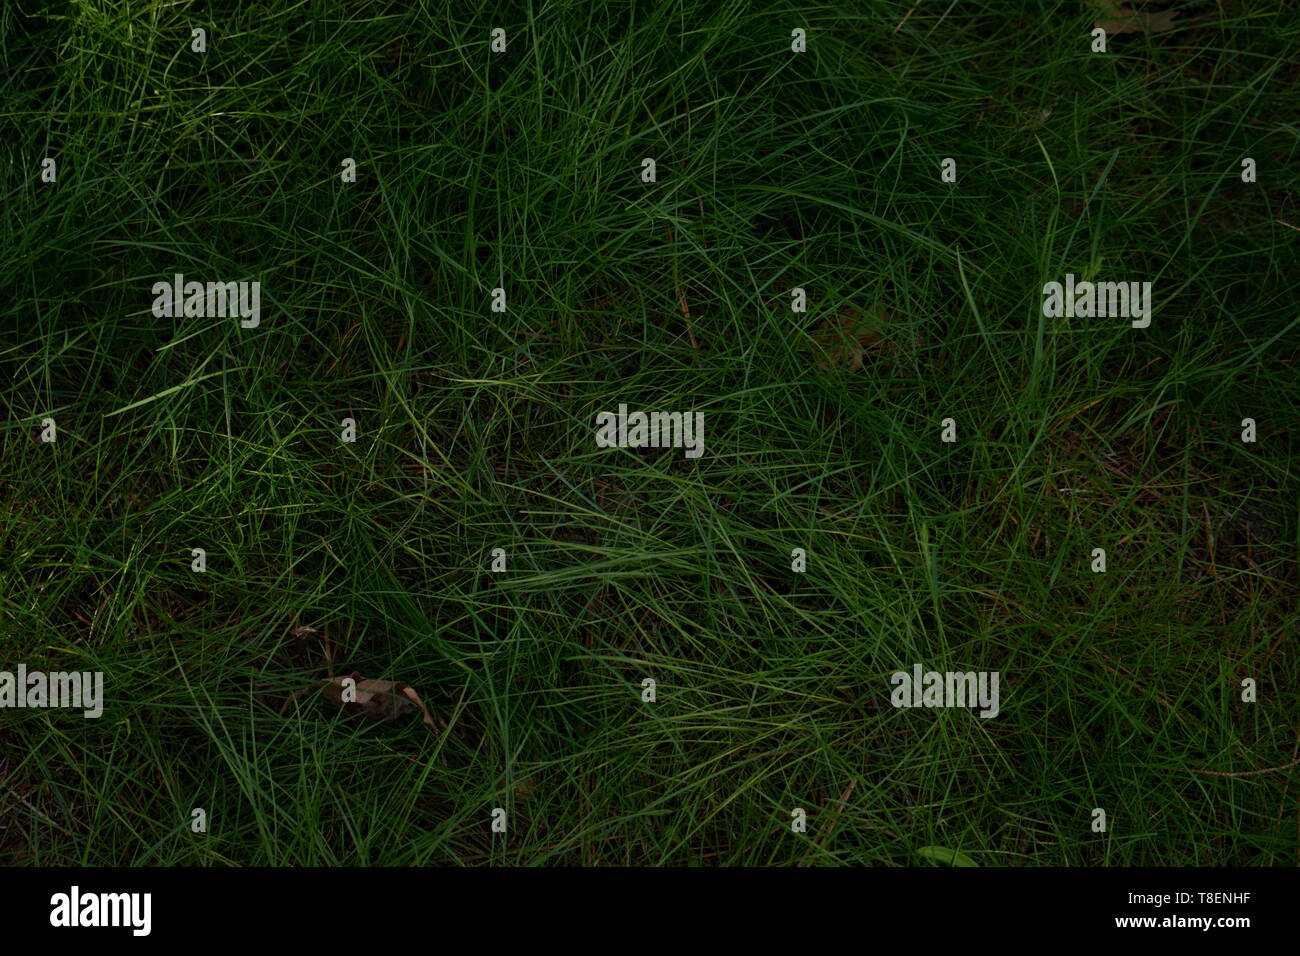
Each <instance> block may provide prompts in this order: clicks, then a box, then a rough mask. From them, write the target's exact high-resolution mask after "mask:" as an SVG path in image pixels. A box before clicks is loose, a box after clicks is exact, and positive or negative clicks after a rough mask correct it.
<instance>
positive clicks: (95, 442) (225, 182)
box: [0, 0, 1300, 866]
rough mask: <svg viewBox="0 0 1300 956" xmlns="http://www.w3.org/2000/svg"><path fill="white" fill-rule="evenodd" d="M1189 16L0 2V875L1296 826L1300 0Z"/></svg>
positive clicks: (690, 2) (1198, 851)
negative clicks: (241, 300) (13, 700)
mask: <svg viewBox="0 0 1300 956" xmlns="http://www.w3.org/2000/svg"><path fill="white" fill-rule="evenodd" d="M1185 14H1186V15H1185V16H1184V17H1183V18H1182V19H1181V20H1180V21H1178V22H1176V24H1175V29H1172V30H1168V31H1163V32H1142V31H1138V32H1133V33H1129V34H1124V35H1111V36H1110V37H1109V39H1108V42H1107V50H1106V52H1105V53H1094V52H1093V51H1092V43H1093V40H1092V37H1091V35H1090V31H1091V29H1092V25H1093V20H1094V18H1095V16H1096V11H1095V10H1094V9H1092V8H1090V7H1088V6H1087V5H1086V4H1085V3H1084V2H1083V0H1068V2H1067V0H1061V2H1034V0H1028V2H1023V3H1020V2H1007V3H999V4H992V5H989V4H968V3H962V4H952V3H944V2H938V0H920V2H916V3H913V2H912V0H868V2H849V0H843V2H839V3H830V4H819V3H808V4H793V3H785V2H776V3H740V2H733V0H698V2H697V0H680V2H671V3H670V2H663V3H648V2H647V3H625V2H610V3H588V2H580V0H573V2H567V3H565V2H546V0H532V2H528V0H519V2H513V3H491V4H488V3H446V4H444V3H434V2H413V3H411V2H391V3H389V2H379V0H375V2H353V3H344V2H335V0H328V2H327V0H310V2H301V3H260V2H259V3H254V2H243V0H230V2H216V0H214V2H212V3H211V4H208V3H190V2H179V3H162V2H157V0H78V2H72V3H55V4H50V5H48V7H47V5H46V4H44V3H37V2H34V0H23V2H17V3H6V4H4V5H3V6H0V37H2V41H3V43H2V49H0V54H2V55H3V71H0V77H2V79H0V86H2V88H3V93H2V94H0V160H2V161H3V173H4V175H3V177H0V190H3V200H2V201H3V207H4V215H3V219H2V220H0V222H2V223H3V230H4V232H3V240H4V247H5V249H6V254H5V255H4V257H3V259H2V260H0V398H2V400H3V409H2V414H0V418H2V420H3V436H4V444H3V455H2V456H0V580H2V581H3V589H2V595H0V670H3V671H9V672H15V673H16V672H17V669H18V667H19V665H22V666H24V667H25V668H26V669H27V670H28V671H42V672H50V671H74V670H75V671H85V672H95V671H99V672H102V673H103V675H104V678H103V679H104V692H103V701H102V703H103V713H102V715H101V716H100V717H98V718H97V719H87V718H85V717H84V716H83V713H82V710H81V709H80V708H43V709H42V708H36V707H23V708H18V707H13V708H12V709H9V708H6V709H4V710H0V862H3V863H11V864H82V863H84V864H125V863H129V864H253V863H260V864H268V863H269V864H284V863H303V864H312V863H323V864H349V865H354V864H416V863H459V864H485V863H492V864H665V863H666V864H695V863H703V864H795V863H810V864H838V863H857V864H889V865H910V864H920V865H935V864H938V865H945V864H946V862H948V861H951V860H953V859H954V857H953V856H952V854H951V852H949V851H956V852H957V853H959V854H961V855H962V856H964V857H965V858H968V859H969V860H970V861H973V862H975V863H977V864H980V865H1014V866H1021V865H1029V866H1043V865H1053V864H1054V865H1062V864H1064V865H1137V864H1173V863H1187V864H1200V865H1223V864H1239V865H1261V866H1265V865H1295V864H1296V863H1297V861H1298V859H1300V764H1298V763H1297V758H1298V757H1300V749H1298V748H1300V647H1298V646H1297V625H1298V624H1300V603H1298V602H1297V596H1298V593H1300V592H1298V588H1297V564H1296V549H1297V543H1298V541H1300V514H1298V512H1297V495H1296V492H1297V474H1296V472H1295V456H1296V452H1297V446H1298V439H1300V414H1298V413H1297V407H1296V406H1297V398H1300V377H1298V375H1300V372H1298V371H1297V368H1296V358H1297V342H1298V341H1300V313H1298V312H1297V307H1296V296H1295V288H1296V284H1297V282H1298V281H1300V268H1298V267H1300V255H1297V250H1298V249H1300V208H1297V200H1296V196H1297V190H1298V189H1300V126H1298V125H1297V123H1298V122H1300V16H1297V14H1296V10H1295V7H1294V5H1292V4H1290V3H1284V2H1282V0H1271V2H1247V0H1223V2H1222V3H1219V4H1211V3H1206V4H1201V5H1199V6H1196V5H1194V6H1193V9H1191V10H1190V11H1185ZM1188 17H1190V20H1189V19H1188ZM1179 24H1181V25H1179ZM195 27H201V28H203V29H204V31H205V35H204V37H203V39H204V40H205V44H206V49H205V52H202V53H199V52H195V51H194V50H193V49H192V43H193V42H194V41H193V35H192V33H191V30H192V29H193V28H195ZM497 27H500V28H501V29H503V30H504V31H505V44H506V45H505V50H504V51H503V52H494V51H493V49H492V43H493V39H492V31H493V30H494V28H497ZM796 28H799V29H803V30H805V31H806V51H804V52H795V51H793V50H792V44H795V43H796V39H794V38H793V37H792V31H793V30H795V29H796ZM47 157H49V158H51V159H53V160H54V161H55V163H54V167H53V169H52V170H51V169H50V167H49V165H48V164H45V163H44V162H43V161H44V160H45V159H46V158H47ZM346 158H351V159H353V160H354V161H355V164H356V175H355V182H349V181H345V174H346V172H347V169H348V167H346V166H345V165H344V160H345V159H346ZM946 158H951V159H953V160H954V161H955V182H948V181H944V176H943V169H944V163H943V161H944V160H945V159H946ZM1247 158H1249V159H1252V160H1253V161H1254V163H1253V166H1254V167H1255V169H1256V173H1255V180H1254V181H1249V182H1248V181H1244V180H1243V173H1244V172H1245V171H1246V167H1244V166H1243V160H1244V159H1247ZM644 159H653V160H654V161H655V168H654V176H653V177H651V176H650V174H649V170H648V169H647V168H646V167H645V166H644V164H643V160H644ZM1248 165H1250V164H1248ZM948 168H949V169H952V168H953V166H952V165H949V167H948ZM949 178H951V177H949ZM1245 178H1246V179H1249V178H1250V177H1249V176H1248V175H1247V176H1246V177H1245ZM48 179H53V181H46V180H48ZM647 180H650V181H647ZM178 273H179V274H182V275H183V276H184V277H185V281H191V280H193V281H199V282H205V283H206V282H221V283H225V282H253V281H256V282H258V283H260V285H259V287H258V288H259V289H260V293H259V294H260V313H259V316H258V319H259V321H258V322H257V324H256V325H255V327H248V328H245V327H243V326H244V324H245V322H244V321H241V317H240V316H239V315H234V316H230V315H227V316H216V315H210V314H195V313H196V312H198V311H201V310H195V311H194V312H191V313H190V314H185V309H184V308H181V309H179V310H178V311H179V314H178V315H176V316H175V317H171V316H168V315H166V314H165V313H161V310H156V309H155V298H156V296H155V293H154V292H153V288H154V285H155V283H160V282H161V283H164V284H170V283H171V282H172V281H173V277H174V276H175V275H176V274H178ZM1067 276H1072V277H1073V278H1072V279H1070V280H1069V281H1071V282H1074V283H1082V282H1084V281H1097V282H1101V281H1114V282H1125V283H1128V282H1137V283H1142V282H1150V283H1151V295H1150V303H1151V306H1152V308H1151V311H1150V315H1149V324H1146V325H1145V326H1143V325H1142V324H1141V323H1140V322H1139V320H1138V319H1136V318H1134V319H1132V321H1130V317H1129V316H1127V315H1117V314H1095V315H1087V314H1078V313H1075V314H1063V315H1059V316H1057V315H1045V314H1044V302H1045V298H1046V297H1045V296H1044V292H1043V289H1044V286H1045V285H1046V284H1047V283H1051V282H1060V283H1062V284H1064V283H1066V282H1067ZM250 288H251V286H250ZM796 288H798V289H803V290H804V295H805V296H806V311H797V310H796V308H795V306H796V305H797V302H796V297H795V295H794V293H793V291H792V290H794V289H796ZM494 289H502V290H504V302H503V301H502V297H501V296H498V295H494V291H493V290H494ZM502 309H504V311H502ZM1048 311H1049V312H1050V311H1052V310H1050V309H1049V310H1048ZM158 313H161V314H158ZM1135 323H1137V324H1135ZM620 405H626V406H627V408H628V410H629V411H638V410H640V411H645V412H654V411H658V412H679V413H683V414H688V415H689V416H690V417H689V418H688V419H687V420H688V421H694V420H696V418H697V416H696V415H695V413H701V414H702V421H703V432H702V436H701V434H700V433H698V432H697V433H696V434H695V437H696V438H697V439H698V438H700V437H702V439H703V441H702V453H701V454H699V455H698V457H692V455H688V454H687V451H688V449H686V448H682V447H670V448H654V447H645V448H636V447H602V445H603V444H604V443H603V442H602V443H601V444H598V442H597V436H598V432H597V416H598V414H599V413H601V412H617V411H618V410H619V406H620ZM1247 418H1249V419H1252V420H1253V422H1254V430H1255V434H1254V436H1253V437H1254V438H1255V440H1254V441H1246V440H1243V432H1244V431H1245V430H1246V428H1247V427H1248V426H1243V419H1247ZM344 419H351V420H352V422H353V423H354V425H355V441H344V440H343V435H344V429H345V424H344ZM947 419H951V421H950V422H948V423H947V428H946V429H945V420H947ZM45 420H52V422H53V425H54V437H55V439H56V440H55V441H53V442H50V441H44V440H42V435H43V433H45V434H47V435H48V433H49V423H48V422H46V421H45ZM945 430H946V431H947V432H948V435H947V437H949V438H955V440H952V441H945V440H944V437H945V435H944V432H945ZM349 437H351V436H349ZM692 454H693V453H692ZM498 548H499V549H501V552H499V553H498V554H497V555H496V556H495V557H494V549H498ZM194 549H202V550H203V552H204V560H205V562H206V570H204V571H202V572H196V571H195V570H194V569H193V565H194V562H195V561H196V560H197V559H196V557H195V555H194ZM795 549H803V554H804V559H805V560H806V570H804V571H798V570H795V569H794V566H795V565H797V564H798V563H799V556H798V555H796V554H794V551H795ZM1094 549H1103V550H1104V552H1105V570H1104V572H1101V571H1099V570H1094V568H1095V567H1097V566H1098V565H1097V557H1096V555H1095V551H1094ZM502 559H504V563H505V569H504V570H499V571H495V572H494V571H493V570H492V566H493V563H494V560H495V562H496V564H497V566H498V567H499V566H500V564H501V561H502ZM917 665H921V668H922V670H923V671H937V672H945V673H946V672H950V671H952V672H987V673H989V674H992V673H994V672H996V673H997V674H998V675H999V678H1000V684H999V687H1000V692H999V693H1000V699H999V703H998V709H997V713H996V715H995V716H991V717H981V716H980V710H979V709H978V708H969V707H968V708H962V707H955V708H944V707H937V708H935V707H896V706H894V701H893V700H892V699H891V698H892V695H893V694H894V691H895V688H894V685H893V683H892V677H891V675H893V673H894V672H895V671H904V672H906V673H907V674H909V675H910V674H912V672H913V669H914V668H915V667H916V666H917ZM354 673H355V674H356V675H359V677H360V678H372V679H388V680H394V681H404V682H407V683H409V684H410V685H411V686H412V687H413V688H414V689H415V690H416V691H417V692H418V694H419V696H420V697H421V698H422V699H423V701H424V702H425V703H426V704H427V705H428V707H429V712H430V721H429V722H428V723H426V722H424V721H423V720H422V719H421V715H420V713H419V712H418V710H415V711H414V712H412V713H407V714H404V715H402V716H401V718H400V719H398V720H396V721H392V722H384V721H377V720H367V719H364V716H362V715H355V714H349V713H346V712H344V711H341V710H340V709H339V708H338V707H337V706H335V705H334V704H333V703H331V702H330V701H329V700H328V699H327V698H326V697H325V696H324V695H323V694H322V692H321V689H322V687H324V686H325V685H326V682H327V680H328V678H330V677H334V678H342V677H343V676H345V675H349V674H354ZM647 678H650V679H653V681H654V682H655V685H654V700H653V702H647V700H645V699H643V695H644V696H645V697H648V696H649V694H648V693H647V691H648V688H647V687H645V686H644V685H643V681H645V680H646V679H647ZM15 679H16V678H15ZM1247 679H1249V680H1251V681H1253V682H1254V684H1253V688H1254V690H1253V694H1254V697H1255V699H1254V700H1253V701H1251V700H1243V696H1244V697H1247V698H1248V697H1250V696H1252V695H1251V690H1250V687H1251V685H1249V684H1247V685H1243V681H1246V680H1247ZM332 686H336V687H337V686H338V685H332ZM403 699H405V698H403ZM196 808H202V809H203V811H204V814H203V817H204V819H205V822H206V832H195V823H194V821H195V819H196V817H195V815H194V814H193V811H194V810H195V809H196ZM495 808H500V809H501V810H503V811H504V814H497V815H496V816H497V819H498V820H504V821H505V823H506V831H505V832H504V833H499V832H494V831H493V818H494V809H495ZM796 808H802V809H803V810H804V811H805V813H806V829H804V830H803V832H799V831H798V828H797V827H796V826H792V824H797V823H798V817H797V815H796V814H795V813H794V811H795V809H796ZM1095 810H1102V811H1104V812H1105V829H1104V830H1102V829H1101V828H1100V825H1099V820H1100V817H1099V816H1098V815H1097V814H1096V813H1095V812H1094V811H1095ZM934 848H939V849H938V850H936V849H934ZM956 859H958V860H961V857H957V858H956Z"/></svg>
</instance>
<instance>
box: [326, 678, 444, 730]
mask: <svg viewBox="0 0 1300 956" xmlns="http://www.w3.org/2000/svg"><path fill="white" fill-rule="evenodd" d="M349 680H351V681H355V686H356V699H355V700H344V696H343V695H344V687H345V684H344V682H345V681H349ZM321 693H322V694H324V695H325V699H326V700H328V701H329V702H330V703H332V704H333V705H334V706H335V707H338V708H339V709H340V710H343V711H344V712H345V713H349V714H360V715H361V716H362V717H365V718H368V719H369V720H384V721H390V722H391V721H394V720H397V719H398V718H399V717H401V716H402V715H403V714H407V713H411V712H412V711H415V710H417V709H418V710H419V711H420V713H421V714H422V715H423V717H424V722H425V723H426V724H428V725H429V726H430V727H431V728H433V729H435V730H436V729H437V726H438V725H437V724H435V723H434V722H433V717H431V716H430V714H429V708H428V707H426V706H424V701H422V700H420V695H419V694H417V693H416V692H415V688H414V687H412V686H411V685H410V684H408V683H406V682H405V681H400V680H398V681H392V680H372V679H370V678H364V679H363V678H362V677H361V675H360V674H357V673H355V672H354V673H352V674H351V675H350V676H349V677H332V678H330V679H329V680H328V681H326V682H325V686H324V687H322V688H321Z"/></svg>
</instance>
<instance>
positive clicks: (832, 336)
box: [812, 303, 889, 372]
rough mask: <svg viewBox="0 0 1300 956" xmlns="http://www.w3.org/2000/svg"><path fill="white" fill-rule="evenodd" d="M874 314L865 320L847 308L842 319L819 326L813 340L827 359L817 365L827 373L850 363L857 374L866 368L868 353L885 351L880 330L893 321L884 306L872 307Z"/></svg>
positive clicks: (838, 318) (842, 313)
mask: <svg viewBox="0 0 1300 956" xmlns="http://www.w3.org/2000/svg"><path fill="white" fill-rule="evenodd" d="M871 313H872V314H871V315H870V317H869V318H866V319H861V318H859V317H858V311H857V309H855V308H853V307H852V306H849V305H846V306H845V307H844V308H842V309H841V310H840V313H839V315H837V316H835V318H833V319H826V320H825V321H823V322H822V324H821V325H820V326H818V328H817V331H816V332H814V333H813V337H812V338H813V341H814V342H816V343H817V344H818V345H819V346H820V347H821V350H822V351H823V352H824V353H825V354H826V359H825V360H823V361H821V362H818V363H817V367H818V368H820V369H821V370H822V371H824V372H825V371H829V370H830V369H831V368H832V367H833V366H839V365H843V364H845V363H846V362H847V363H848V369H849V371H850V372H856V371H857V370H858V369H860V368H861V367H862V356H863V355H864V354H865V353H866V351H867V349H873V348H881V347H882V343H883V337H882V335H881V334H880V329H881V327H882V326H884V325H885V324H886V323H887V322H888V321H889V314H888V313H887V312H885V310H884V309H882V308H881V307H880V303H876V304H875V305H874V306H872V308H871Z"/></svg>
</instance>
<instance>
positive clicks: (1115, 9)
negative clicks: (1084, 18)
mask: <svg viewBox="0 0 1300 956" xmlns="http://www.w3.org/2000/svg"><path fill="white" fill-rule="evenodd" d="M1088 5H1089V6H1091V7H1093V8H1094V9H1095V10H1096V11H1097V14H1098V16H1097V19H1096V20H1095V21H1094V22H1093V24H1092V25H1093V28H1094V29H1095V28H1097V27H1101V28H1102V29H1103V30H1105V31H1106V35H1107V36H1120V35H1123V34H1125V33H1165V32H1167V31H1169V30H1172V29H1174V27H1177V26H1182V23H1181V22H1179V21H1175V19H1174V18H1175V17H1176V16H1178V11H1177V10H1158V11H1154V12H1151V13H1148V12H1146V11H1145V10H1134V9H1133V8H1132V7H1125V6H1121V5H1120V4H1118V3H1115V2H1113V0H1088Z"/></svg>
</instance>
